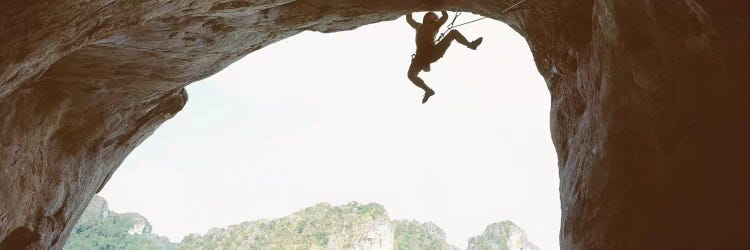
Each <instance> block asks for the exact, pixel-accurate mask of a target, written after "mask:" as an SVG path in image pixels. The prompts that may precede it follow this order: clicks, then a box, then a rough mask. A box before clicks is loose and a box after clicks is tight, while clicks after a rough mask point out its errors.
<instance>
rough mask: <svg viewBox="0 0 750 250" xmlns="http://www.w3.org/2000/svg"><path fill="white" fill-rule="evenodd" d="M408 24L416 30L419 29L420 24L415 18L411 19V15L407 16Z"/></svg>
mask: <svg viewBox="0 0 750 250" xmlns="http://www.w3.org/2000/svg"><path fill="white" fill-rule="evenodd" d="M406 22H407V23H409V25H410V26H411V27H412V28H414V29H418V28H419V23H418V22H417V21H414V18H412V17H411V13H409V14H407V15H406Z"/></svg>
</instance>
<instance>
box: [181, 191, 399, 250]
mask: <svg viewBox="0 0 750 250" xmlns="http://www.w3.org/2000/svg"><path fill="white" fill-rule="evenodd" d="M389 220H390V219H389V218H388V215H387V214H386V212H385V208H383V206H381V205H378V204H374V203H370V204H366V205H361V204H358V203H356V202H352V203H349V204H346V205H344V206H337V207H332V206H331V205H329V204H326V203H321V204H318V205H315V206H312V207H308V208H305V209H303V210H301V211H299V212H296V213H294V214H292V215H290V216H288V217H284V218H279V219H274V220H258V221H251V222H245V223H242V224H239V225H233V226H230V227H229V228H227V229H212V230H210V231H209V232H208V233H206V234H205V235H203V236H197V235H191V236H188V237H185V239H183V240H182V242H180V244H179V245H178V246H177V249H216V248H222V249H329V248H330V247H329V246H336V247H337V248H339V249H350V248H352V247H354V246H355V244H356V243H357V242H358V241H359V240H361V239H363V238H364V237H365V236H366V234H367V231H368V230H369V228H368V227H367V226H368V225H370V224H373V223H388V222H389Z"/></svg>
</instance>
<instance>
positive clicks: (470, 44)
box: [468, 37, 483, 50]
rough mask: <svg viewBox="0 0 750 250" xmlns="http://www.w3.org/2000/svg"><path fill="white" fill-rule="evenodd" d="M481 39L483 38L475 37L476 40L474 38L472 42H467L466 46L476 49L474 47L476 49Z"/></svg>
mask: <svg viewBox="0 0 750 250" xmlns="http://www.w3.org/2000/svg"><path fill="white" fill-rule="evenodd" d="M482 39H483V38H481V37H480V38H477V40H474V41H473V42H471V43H469V46H468V47H469V48H470V49H473V50H476V49H477V47H479V45H480V44H482Z"/></svg>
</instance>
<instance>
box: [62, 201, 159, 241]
mask: <svg viewBox="0 0 750 250" xmlns="http://www.w3.org/2000/svg"><path fill="white" fill-rule="evenodd" d="M96 199H97V198H95V200H94V201H92V203H94V204H96V206H91V205H90V206H89V207H88V208H87V209H86V212H84V214H83V216H82V217H81V219H80V220H79V221H78V224H76V225H75V227H74V228H73V231H72V232H71V233H70V237H69V238H68V241H67V242H66V244H65V246H64V247H63V249H70V250H73V249H76V250H78V249H86V250H88V249H101V250H114V249H123V250H151V249H172V248H173V244H172V243H171V242H169V240H168V239H167V238H165V237H159V236H157V235H154V234H150V233H142V234H129V233H128V230H129V229H131V228H133V225H134V224H135V222H134V220H133V218H132V217H133V216H138V215H130V216H125V215H121V214H117V213H113V212H111V211H109V210H107V208H106V202H103V199H102V200H96ZM98 199H101V198H98ZM138 217H140V216H138Z"/></svg>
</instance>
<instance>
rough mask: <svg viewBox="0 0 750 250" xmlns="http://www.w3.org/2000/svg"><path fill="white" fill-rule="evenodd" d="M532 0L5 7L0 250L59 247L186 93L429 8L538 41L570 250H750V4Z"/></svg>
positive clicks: (29, 0) (18, 3)
mask: <svg viewBox="0 0 750 250" xmlns="http://www.w3.org/2000/svg"><path fill="white" fill-rule="evenodd" d="M529 2H530V5H529V7H528V9H526V10H522V11H516V12H513V13H511V14H509V15H505V16H500V15H499V14H498V13H499V11H500V10H501V9H503V8H504V7H506V6H508V5H510V4H511V2H510V1H506V0H475V1H468V0H434V1H433V0H383V1H352V0H329V1H320V0H296V1H295V0H263V1H262V0H241V1H235V0H205V1H203V0H202V1H198V0H174V1H163V0H143V1H113V0H102V1H85V0H67V1H63V0H4V1H1V2H0V248H11V247H13V248H25V247H28V248H35V249H36V248H42V249H48V248H52V249H59V248H61V247H62V245H63V243H64V241H65V238H66V237H67V236H68V234H69V233H70V230H71V229H72V227H73V225H74V224H75V222H76V221H77V220H78V218H79V216H80V215H81V213H82V212H83V210H84V208H85V204H87V203H88V201H89V200H90V199H91V197H93V195H94V194H95V193H96V192H97V191H98V190H99V189H101V187H102V186H103V185H104V184H105V183H106V181H107V179H108V178H109V177H110V176H111V175H112V174H113V173H115V170H116V169H117V167H118V166H119V164H120V163H121V162H122V161H123V159H124V158H125V156H126V155H127V154H128V153H129V152H130V151H131V150H132V149H133V148H134V147H136V146H137V145H138V144H139V143H140V142H142V141H143V140H144V139H145V138H146V137H148V136H149V135H150V134H151V133H152V132H153V131H154V130H155V129H156V128H158V126H159V125H160V124H161V123H163V122H164V121H166V120H167V119H169V118H171V117H172V116H173V115H174V114H175V113H176V112H178V111H179V110H180V109H181V108H182V106H183V105H184V103H185V102H186V100H187V96H186V93H185V91H184V90H183V87H184V86H185V85H187V84H189V83H191V82H194V81H196V80H199V79H202V78H205V77H207V76H209V75H211V74H214V73H216V72H218V71H219V70H221V69H223V68H224V67H226V66H227V65H229V64H231V63H232V62H234V61H236V60H237V59H239V58H241V57H242V56H244V55H247V54H248V53H251V52H253V51H255V50H258V49H260V48H262V47H264V46H266V45H268V44H271V43H273V42H276V41H279V40H281V39H284V38H286V37H289V36H292V35H294V34H297V33H299V32H301V31H304V30H315V31H323V32H333V31H342V30H348V29H353V28H356V27H358V26H361V25H366V24H370V23H374V22H379V21H383V20H391V19H394V18H397V17H399V16H400V15H403V14H406V13H408V12H410V11H417V10H428V9H449V10H462V11H471V12H474V13H477V14H482V15H486V16H489V17H491V18H494V19H496V20H500V21H503V22H505V23H507V24H508V25H510V26H511V27H512V28H514V29H515V30H516V31H518V32H519V33H520V34H521V35H523V36H524V37H525V38H526V40H527V41H528V43H529V47H530V49H531V51H532V53H533V55H534V58H535V61H536V64H537V68H538V69H539V72H540V74H541V75H542V76H544V78H545V79H546V81H547V86H548V88H549V90H550V93H551V98H552V100H551V102H552V110H551V114H550V118H551V125H552V128H551V130H552V140H553V142H554V144H555V147H556V150H557V153H558V159H559V172H560V191H561V194H560V195H561V202H562V204H561V206H562V228H561V231H560V232H561V247H562V248H563V249H601V248H619V249H645V248H659V247H668V248H677V249H685V248H706V249H736V248H738V246H747V245H750V239H749V238H748V237H747V235H750V214H749V213H747V211H750V195H748V191H747V190H750V182H748V181H747V180H748V179H750V154H749V153H748V152H750V129H748V128H750V97H749V96H750V94H749V93H750V74H749V73H748V70H747V69H748V68H750V62H749V60H750V59H748V58H750V56H748V55H750V49H749V48H748V47H750V45H749V44H750V38H749V36H750V35H749V34H748V30H750V24H749V23H750V20H749V19H750V18H748V17H749V16H750V6H749V5H750V2H748V1H743V0H726V1H715V0H664V1H648V0H610V1H603V0H530V1H529ZM488 80H490V79H488ZM498 81H502V80H501V79H498ZM498 115H502V114H498ZM695 228H700V229H702V230H694V229H695Z"/></svg>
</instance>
